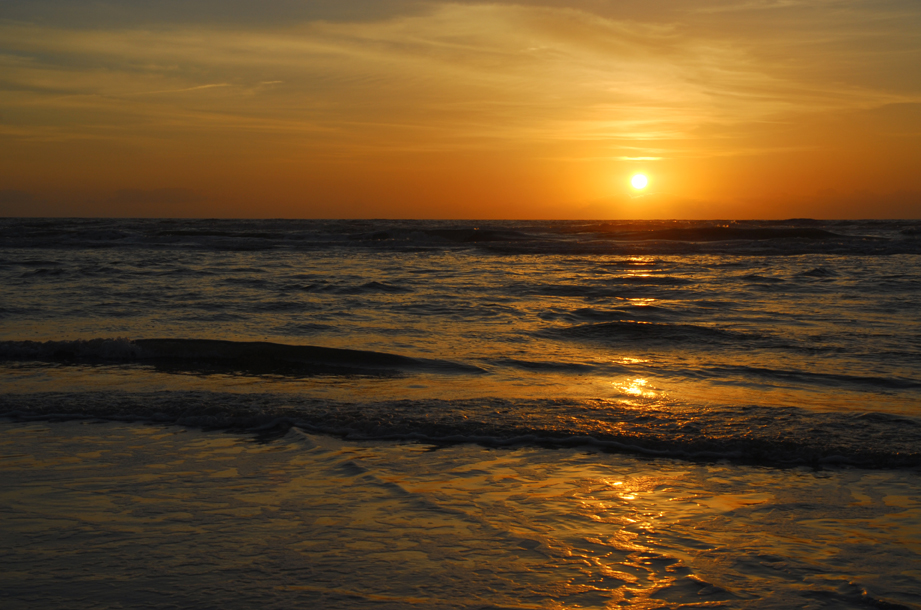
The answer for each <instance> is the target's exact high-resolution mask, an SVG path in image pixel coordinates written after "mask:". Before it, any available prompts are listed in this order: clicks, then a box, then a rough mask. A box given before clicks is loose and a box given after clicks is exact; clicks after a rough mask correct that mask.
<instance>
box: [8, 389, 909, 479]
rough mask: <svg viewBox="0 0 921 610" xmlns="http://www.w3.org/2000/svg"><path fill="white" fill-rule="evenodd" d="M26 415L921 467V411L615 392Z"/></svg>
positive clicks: (89, 404)
mask: <svg viewBox="0 0 921 610" xmlns="http://www.w3.org/2000/svg"><path fill="white" fill-rule="evenodd" d="M0 416H3V417H7V418H13V419H17V420H30V419H41V420H56V419H73V418H103V419H117V420H127V421H138V420H140V421H156V422H161V423H171V424H177V425H186V426H196V427H202V428H211V429H236V430H246V431H250V432H253V433H256V434H262V435H265V436H266V437H269V438H271V437H273V436H276V435H282V434H284V433H286V432H287V431H288V430H289V429H290V428H291V427H292V426H296V427H299V428H301V429H304V430H308V431H311V432H317V433H323V434H330V435H336V436H341V437H346V438H349V439H352V440H378V441H380V440H402V441H418V442H425V443H432V444H436V445H437V444H450V443H479V444H481V445H486V446H492V447H509V446H519V445H533V446H542V447H576V446H591V447H595V448H597V449H601V450H604V451H610V452H621V453H634V454H640V455H649V456H660V457H673V458H681V459H691V460H729V461H734V462H740V463H751V464H761V465H769V466H796V465H810V466H817V467H828V466H840V465H848V466H856V467H862V468H921V420H917V419H913V418H909V417H901V416H895V415H887V414H883V413H816V412H810V411H806V410H802V409H796V408H788V407H784V408H782V407H754V406H746V407H716V406H712V405H706V406H702V407H698V408H691V407H678V406H676V405H671V406H669V407H665V408H655V407H649V406H644V407H642V408H636V407H630V406H629V405H625V404H623V403H619V402H616V401H609V400H601V399H594V400H575V399H573V400H548V399H545V400H524V399H521V400H504V399H498V398H482V399H466V400H392V401H380V402H336V401H329V400H322V399H316V398H305V397H302V396H299V395H295V394H272V393H253V394H249V393H247V394H242V393H241V394H236V393H226V392H192V391H188V392H183V391H163V392H139V393H130V392H74V393H36V394H6V395H0Z"/></svg>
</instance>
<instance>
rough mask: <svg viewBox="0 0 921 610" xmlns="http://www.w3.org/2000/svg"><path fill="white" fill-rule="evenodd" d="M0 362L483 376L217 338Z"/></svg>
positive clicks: (366, 355) (53, 349)
mask: <svg viewBox="0 0 921 610" xmlns="http://www.w3.org/2000/svg"><path fill="white" fill-rule="evenodd" d="M0 360H29V361H43V362H65V363H75V364H97V363H132V362H139V363H152V364H158V365H162V366H165V367H170V366H175V367H180V368H182V369H183V370H190V369H191V370H198V371H203V372H208V371H223V370H233V371H244V372H250V373H257V374H259V373H277V374H299V375H322V374H346V375H348V374H394V373H401V372H408V371H413V370H436V371H441V372H454V373H479V372H483V371H482V369H479V368H477V367H474V366H470V365H464V364H460V363H456V362H450V361H447V360H432V359H422V358H410V357H407V356H401V355H398V354H390V353H385V352H373V351H364V350H353V349H339V348H331V347H319V346H314V345H288V344H283V343H271V342H268V341H223V340H216V339H136V340H130V339H124V338H118V339H89V340H74V341H44V342H37V341H2V342H0Z"/></svg>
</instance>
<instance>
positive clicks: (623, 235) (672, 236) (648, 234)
mask: <svg viewBox="0 0 921 610" xmlns="http://www.w3.org/2000/svg"><path fill="white" fill-rule="evenodd" d="M616 235H617V239H622V240H625V241H646V240H664V241H731V240H749V241H752V240H754V241H761V240H766V239H841V238H844V237H845V236H844V235H839V234H837V233H832V232H831V231H826V230H824V229H815V228H811V227H782V228H757V229H743V228H737V227H693V228H686V229H660V230H651V231H628V232H620V233H616Z"/></svg>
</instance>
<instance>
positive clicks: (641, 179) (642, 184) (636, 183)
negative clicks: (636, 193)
mask: <svg viewBox="0 0 921 610" xmlns="http://www.w3.org/2000/svg"><path fill="white" fill-rule="evenodd" d="M630 184H632V185H633V188H635V189H636V190H641V189H644V188H646V185H647V184H649V179H648V178H646V176H644V175H643V174H636V175H635V176H633V177H632V178H630Z"/></svg>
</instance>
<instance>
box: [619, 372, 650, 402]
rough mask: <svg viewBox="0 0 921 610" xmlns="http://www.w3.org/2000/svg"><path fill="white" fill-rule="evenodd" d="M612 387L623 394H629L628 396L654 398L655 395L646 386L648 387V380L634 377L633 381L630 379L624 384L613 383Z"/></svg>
mask: <svg viewBox="0 0 921 610" xmlns="http://www.w3.org/2000/svg"><path fill="white" fill-rule="evenodd" d="M614 385H615V386H616V387H617V389H618V390H620V391H621V392H623V393H624V394H629V395H630V396H636V397H642V398H655V397H656V393H655V392H653V391H652V390H651V389H649V388H647V387H646V386H648V385H649V380H648V379H644V378H642V377H636V378H635V379H630V380H628V381H627V383H626V384H623V382H619V381H615V382H614Z"/></svg>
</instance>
